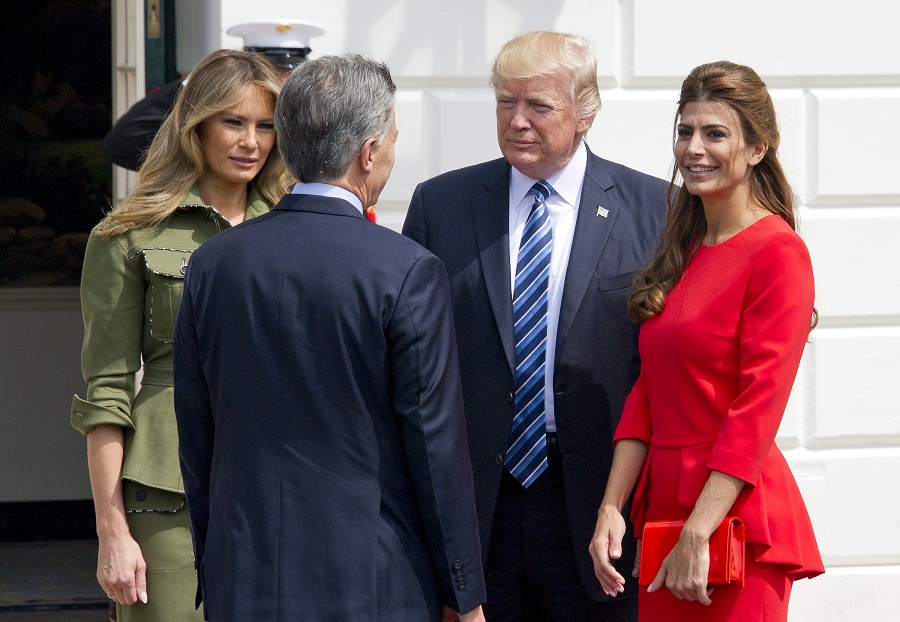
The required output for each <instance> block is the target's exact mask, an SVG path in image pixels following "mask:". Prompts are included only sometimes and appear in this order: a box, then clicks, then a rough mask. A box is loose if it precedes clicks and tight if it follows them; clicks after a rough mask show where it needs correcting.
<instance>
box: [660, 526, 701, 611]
mask: <svg viewBox="0 0 900 622" xmlns="http://www.w3.org/2000/svg"><path fill="white" fill-rule="evenodd" d="M708 575H709V539H708V538H704V537H702V536H700V535H698V534H695V533H693V532H690V531H688V530H687V528H685V529H682V531H681V537H680V538H679V539H678V543H677V544H676V545H675V548H673V549H672V552H671V553H669V555H668V556H667V557H666V558H665V559H664V560H663V563H662V566H661V567H660V569H659V572H658V573H657V575H656V577H655V578H654V579H653V582H652V583H651V584H650V587H648V588H647V592H648V593H649V592H655V591H656V590H658V589H659V588H661V587H662V586H663V585H665V586H666V587H667V588H668V589H669V591H670V592H672V594H673V595H674V596H675V598H678V599H680V600H696V601H700V603H701V604H703V605H709V604H711V603H712V600H710V595H712V588H710V587H707V584H706V580H707V577H708Z"/></svg>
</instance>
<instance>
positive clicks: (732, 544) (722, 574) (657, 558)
mask: <svg viewBox="0 0 900 622" xmlns="http://www.w3.org/2000/svg"><path fill="white" fill-rule="evenodd" d="M682 527H684V521H683V520H671V521H669V520H661V521H650V522H647V523H645V524H644V537H643V538H641V573H640V577H639V578H638V584H639V585H650V584H651V583H653V579H655V578H656V575H657V574H658V573H659V569H660V567H661V566H662V563H663V560H664V559H665V558H666V556H667V555H668V554H669V553H671V552H672V549H673V548H675V544H677V543H678V537H679V536H680V535H681V529H682ZM707 583H709V584H710V585H728V584H731V583H736V584H737V585H739V586H741V587H743V586H744V523H742V522H741V519H739V518H738V517H737V516H726V517H725V520H723V521H722V524H721V525H719V527H718V528H717V529H716V531H715V532H714V533H713V535H712V537H711V538H710V539H709V576H708V579H707Z"/></svg>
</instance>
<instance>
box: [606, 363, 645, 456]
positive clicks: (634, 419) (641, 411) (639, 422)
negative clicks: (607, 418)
mask: <svg viewBox="0 0 900 622" xmlns="http://www.w3.org/2000/svg"><path fill="white" fill-rule="evenodd" d="M651 436H653V423H652V422H651V421H650V398H649V395H648V393H647V379H646V378H645V377H644V372H643V370H642V371H641V373H640V375H639V376H638V379H637V381H636V382H635V383H634V386H633V387H632V388H631V393H629V394H628V397H627V398H626V399H625V407H624V409H623V410H622V418H621V419H620V420H619V425H618V427H617V428H616V434H615V436H614V437H613V443H615V442H616V441H618V440H621V439H623V438H636V439H639V440H642V441H644V442H645V443H647V444H648V445H649V444H650V437H651Z"/></svg>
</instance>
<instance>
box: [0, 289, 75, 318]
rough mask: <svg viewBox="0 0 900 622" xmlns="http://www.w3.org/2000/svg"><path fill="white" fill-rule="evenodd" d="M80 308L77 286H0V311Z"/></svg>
mask: <svg viewBox="0 0 900 622" xmlns="http://www.w3.org/2000/svg"><path fill="white" fill-rule="evenodd" d="M80 308H81V298H80V296H79V289H78V288H77V287H0V312H2V311H57V310H60V309H62V310H71V309H80Z"/></svg>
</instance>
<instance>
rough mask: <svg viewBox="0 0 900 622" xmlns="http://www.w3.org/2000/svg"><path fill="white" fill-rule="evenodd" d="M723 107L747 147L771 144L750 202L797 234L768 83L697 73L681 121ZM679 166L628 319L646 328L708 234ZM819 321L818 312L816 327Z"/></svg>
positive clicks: (728, 70) (739, 69)
mask: <svg viewBox="0 0 900 622" xmlns="http://www.w3.org/2000/svg"><path fill="white" fill-rule="evenodd" d="M700 101H707V102H717V103H722V104H724V105H726V106H727V107H728V108H729V109H730V110H731V111H732V112H733V113H734V115H735V117H736V118H737V119H738V122H739V123H740V125H741V131H742V132H743V136H744V141H745V142H746V143H747V144H756V143H761V142H762V143H766V144H767V145H768V149H767V150H766V153H765V155H764V156H763V159H762V160H761V161H760V162H759V163H758V164H757V165H756V166H754V167H753V168H752V172H751V176H750V196H751V197H752V198H753V200H754V201H755V202H756V203H757V204H758V205H760V206H762V207H764V208H765V209H767V210H768V211H770V212H772V213H773V214H778V215H779V216H781V217H782V218H783V219H784V221H785V222H787V223H788V224H789V225H790V226H791V228H792V229H794V230H796V229H797V223H796V219H795V216H794V194H793V191H792V190H791V186H790V184H789V183H788V180H787V176H786V175H785V173H784V169H783V168H782V167H781V163H780V162H779V161H778V145H779V144H780V142H781V135H780V133H779V131H778V123H777V121H776V116H775V106H774V104H773V103H772V98H771V97H770V96H769V91H768V89H767V88H766V84H765V82H763V81H762V79H761V78H760V77H759V75H757V73H756V72H755V71H753V69H751V68H750V67H747V66H744V65H737V64H735V63H731V62H728V61H718V62H714V63H708V64H705V65H700V66H699V67H696V68H695V69H694V70H693V71H691V73H690V74H689V75H688V77H687V78H685V80H684V82H683V83H682V85H681V95H680V97H679V99H678V111H677V112H676V113H675V123H674V127H675V130H674V132H673V136H674V137H676V138H677V128H678V121H679V120H680V119H681V114H682V112H683V111H684V107H685V106H686V105H687V104H689V103H691V102H700ZM679 179H680V174H679V171H678V162H675V164H674V166H673V167H672V178H671V181H670V182H669V195H668V204H669V209H668V215H667V217H666V225H665V228H664V229H663V235H662V240H661V241H660V246H659V249H658V250H657V253H656V257H654V259H653V262H652V263H651V264H650V265H649V266H648V267H647V268H646V269H645V270H643V271H642V272H640V273H638V275H637V276H636V277H635V289H634V292H633V293H632V294H631V298H630V299H629V300H628V314H629V315H630V316H631V319H632V320H634V321H635V322H643V321H644V320H647V319H649V318H651V317H653V316H654V315H658V314H660V313H662V310H663V308H664V307H665V305H666V296H667V295H668V293H669V292H670V291H672V288H673V287H675V285H676V284H677V283H678V281H679V280H680V279H681V277H682V275H683V274H684V270H685V267H686V266H687V262H688V261H689V260H690V258H691V256H692V254H693V252H694V251H696V247H697V244H698V242H699V240H701V239H702V238H703V236H704V234H705V233H706V217H705V215H704V212H703V201H702V200H701V199H700V197H698V196H694V195H692V194H691V193H690V192H688V191H687V189H686V188H685V187H684V186H683V185H681V186H679V185H678V181H679ZM817 321H818V315H817V313H816V311H815V310H813V321H812V326H813V327H815V325H816V323H817Z"/></svg>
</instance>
